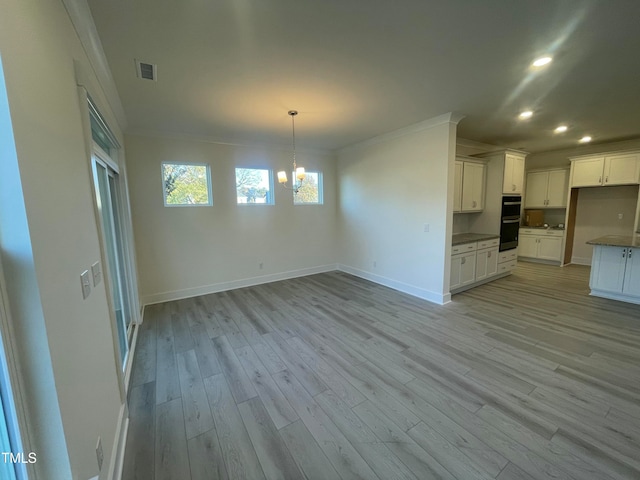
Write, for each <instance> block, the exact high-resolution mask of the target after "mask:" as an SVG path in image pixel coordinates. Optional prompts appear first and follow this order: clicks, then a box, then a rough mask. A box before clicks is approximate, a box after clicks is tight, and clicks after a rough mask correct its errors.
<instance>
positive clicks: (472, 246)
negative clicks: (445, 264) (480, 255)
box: [451, 242, 478, 255]
mask: <svg viewBox="0 0 640 480" xmlns="http://www.w3.org/2000/svg"><path fill="white" fill-rule="evenodd" d="M477 249H478V242H473V243H463V244H462V245H454V246H453V248H452V249H451V255H455V254H457V253H466V252H473V251H474V250H477Z"/></svg>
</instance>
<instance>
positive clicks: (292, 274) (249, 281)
mask: <svg viewBox="0 0 640 480" xmlns="http://www.w3.org/2000/svg"><path fill="white" fill-rule="evenodd" d="M334 270H337V265H336V264H330V265H320V266H318V267H311V268H302V269H300V270H290V271H288V272H280V273H272V274H270V275H262V276H259V277H251V278H243V279H241V280H233V281H231V282H221V283H214V284H211V285H204V286H202V287H193V288H186V289H184V290H175V291H171V292H163V293H156V294H152V295H144V296H143V297H141V299H140V300H141V303H143V304H144V305H151V304H154V303H162V302H169V301H172V300H180V299H182V298H190V297H197V296H199V295H208V294H210V293H217V292H224V291H226V290H233V289H234V288H244V287H252V286H254V285H261V284H263V283H270V282H277V281H279V280H288V279H290V278H296V277H305V276H307V275H314V274H316V273H324V272H332V271H334Z"/></svg>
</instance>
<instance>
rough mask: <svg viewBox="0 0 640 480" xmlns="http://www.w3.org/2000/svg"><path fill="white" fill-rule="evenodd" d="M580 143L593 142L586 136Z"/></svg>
mask: <svg viewBox="0 0 640 480" xmlns="http://www.w3.org/2000/svg"><path fill="white" fill-rule="evenodd" d="M579 141H580V143H589V142H590V141H591V137H590V136H589V135H585V136H584V137H582V138H581V139H580V140H579Z"/></svg>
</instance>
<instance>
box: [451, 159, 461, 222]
mask: <svg viewBox="0 0 640 480" xmlns="http://www.w3.org/2000/svg"><path fill="white" fill-rule="evenodd" d="M460 210H462V162H456V167H455V174H454V180H453V211H454V212H459V211H460Z"/></svg>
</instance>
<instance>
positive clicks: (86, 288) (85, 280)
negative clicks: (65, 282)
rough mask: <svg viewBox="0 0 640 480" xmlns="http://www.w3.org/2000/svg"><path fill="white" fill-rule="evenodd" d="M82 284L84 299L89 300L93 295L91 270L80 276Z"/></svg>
mask: <svg viewBox="0 0 640 480" xmlns="http://www.w3.org/2000/svg"><path fill="white" fill-rule="evenodd" d="M80 283H81V284H82V298H87V297H88V296H89V294H90V293H91V281H90V280H89V270H85V271H84V272H82V273H81V274H80Z"/></svg>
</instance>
